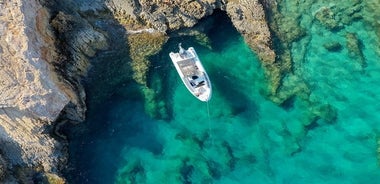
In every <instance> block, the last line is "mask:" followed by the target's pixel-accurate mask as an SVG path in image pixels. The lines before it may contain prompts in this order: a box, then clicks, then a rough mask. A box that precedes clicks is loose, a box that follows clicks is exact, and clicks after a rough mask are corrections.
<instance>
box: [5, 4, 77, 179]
mask: <svg viewBox="0 0 380 184" xmlns="http://www.w3.org/2000/svg"><path fill="white" fill-rule="evenodd" d="M2 2H3V1H2ZM47 14H48V11H47V10H46V9H45V8H43V7H42V6H41V5H40V4H39V3H37V2H36V1H28V3H25V1H21V0H15V1H12V2H10V1H6V2H3V3H2V4H0V29H1V31H0V53H1V54H0V68H1V70H0V80H1V85H0V91H1V96H0V125H1V126H0V142H1V145H2V146H1V148H0V149H1V153H2V154H3V156H4V158H5V159H6V160H9V163H10V164H11V165H9V167H14V165H20V166H27V167H42V168H43V169H44V170H45V171H48V172H55V171H57V166H58V163H59V162H60V159H61V156H62V154H61V151H60V149H61V147H62V145H61V144H60V143H59V142H57V141H56V140H54V139H53V138H52V137H50V136H49V134H48V132H47V131H46V130H47V128H48V127H49V126H50V124H49V123H48V122H52V121H54V120H56V119H57V117H58V115H59V114H60V113H61V110H62V109H63V108H64V107H65V106H66V104H68V103H69V101H70V97H69V96H68V95H67V94H65V93H64V92H63V91H62V90H61V89H60V86H59V82H58V81H57V76H56V75H55V74H54V73H53V72H51V66H50V65H49V64H48V62H49V61H50V60H52V59H54V58H55V56H56V53H55V50H54V49H52V48H54V45H53V40H52V39H53V38H52V34H51V32H50V31H49V29H46V28H45V27H44V25H48V16H46V15H47Z"/></svg>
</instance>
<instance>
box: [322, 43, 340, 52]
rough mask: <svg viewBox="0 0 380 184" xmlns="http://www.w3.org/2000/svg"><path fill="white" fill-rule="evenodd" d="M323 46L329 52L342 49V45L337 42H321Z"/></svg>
mask: <svg viewBox="0 0 380 184" xmlns="http://www.w3.org/2000/svg"><path fill="white" fill-rule="evenodd" d="M323 47H324V48H325V49H327V50H328V51H330V52H339V51H341V50H342V48H343V47H342V45H341V44H340V43H339V42H329V43H325V44H323Z"/></svg>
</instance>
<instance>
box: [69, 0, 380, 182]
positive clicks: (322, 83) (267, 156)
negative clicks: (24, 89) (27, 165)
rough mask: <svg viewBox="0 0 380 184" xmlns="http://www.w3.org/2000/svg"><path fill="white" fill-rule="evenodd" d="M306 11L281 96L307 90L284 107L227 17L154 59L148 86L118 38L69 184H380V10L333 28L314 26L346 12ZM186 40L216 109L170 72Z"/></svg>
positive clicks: (79, 136)
mask: <svg viewBox="0 0 380 184" xmlns="http://www.w3.org/2000/svg"><path fill="white" fill-rule="evenodd" d="M281 2H282V3H279V4H280V6H282V10H281V11H284V15H285V16H286V13H288V15H289V16H291V15H292V13H294V11H295V10H294V9H293V11H292V10H290V9H287V8H289V6H287V5H288V4H287V3H290V2H286V1H285V2H283V1H281ZM297 2H298V3H302V2H299V1H297ZM305 2H309V4H311V5H310V6H311V8H310V9H304V10H302V7H299V9H300V10H299V11H301V10H302V11H304V13H302V14H301V16H299V17H297V18H296V21H299V23H300V25H301V26H302V28H303V29H304V31H305V32H306V35H305V36H303V37H302V38H300V39H296V40H294V41H293V42H292V43H291V44H290V45H289V48H290V49H291V57H292V62H293V65H292V71H291V72H289V73H286V74H284V76H283V77H284V79H283V81H282V82H283V86H282V87H280V89H279V90H288V91H292V90H295V91H297V93H295V95H293V96H292V97H291V98H289V100H286V101H285V102H283V103H275V102H274V101H273V100H272V99H271V98H270V95H269V94H270V89H269V88H270V85H271V84H270V83H269V82H270V81H269V80H268V77H267V75H266V72H265V69H264V68H263V66H262V64H261V63H260V61H259V59H258V57H257V54H256V53H255V52H253V51H252V50H251V49H250V48H249V47H248V45H247V44H246V42H245V41H244V39H243V37H242V36H241V35H240V34H239V33H238V32H237V31H236V29H235V28H234V27H233V25H232V23H231V22H230V20H229V19H228V16H227V15H226V13H224V12H222V11H218V12H216V13H214V14H213V15H211V16H210V17H208V18H206V19H205V20H202V21H201V22H200V25H201V26H202V24H203V26H205V27H206V29H197V31H198V33H197V34H198V35H201V36H194V35H187V34H175V35H174V34H173V36H170V38H169V40H168V41H167V42H166V43H165V44H164V45H163V47H162V49H161V50H160V51H159V52H158V53H157V54H155V55H153V56H151V57H149V61H150V67H149V72H148V73H147V85H141V84H138V83H136V82H135V81H134V80H133V77H132V76H133V71H132V70H131V67H130V62H131V59H130V56H129V51H128V46H127V45H125V44H126V43H125V42H124V41H123V40H120V39H119V40H118V39H115V41H114V42H113V44H115V45H119V46H115V48H114V50H112V49H110V50H107V51H102V52H100V53H98V54H97V55H96V56H95V57H94V58H93V59H92V60H91V62H92V67H91V68H90V70H89V74H88V79H86V80H85V81H84V83H85V85H86V91H87V106H88V111H87V114H86V115H87V118H86V121H85V122H84V123H82V124H79V125H73V127H72V128H70V130H69V131H68V132H69V136H68V139H69V142H70V144H69V155H70V158H69V164H68V169H67V170H68V172H67V174H66V175H67V176H66V177H67V178H68V182H69V183H75V184H76V183H78V184H79V183H90V184H112V183H115V184H124V183H125V184H134V183H136V184H140V183H141V184H145V183H146V184H176V183H181V184H209V183H212V184H214V183H215V184H272V183H273V184H277V183H279V184H305V183H308V184H317V183H323V184H326V183H331V184H340V183H342V184H343V183H344V184H346V183H352V184H363V183H371V184H372V183H380V47H379V46H380V40H379V36H380V22H379V19H378V18H380V17H379V15H380V13H379V11H378V10H376V9H375V8H373V9H374V11H377V14H376V12H372V14H371V11H370V9H371V8H369V7H372V5H373V6H376V5H377V4H379V3H378V2H377V3H376V1H371V0H369V1H367V2H368V3H369V5H368V4H367V5H366V3H362V4H364V5H361V8H362V9H363V10H360V11H361V12H359V13H360V14H362V18H358V19H357V20H354V21H351V22H350V23H349V24H345V25H343V26H342V25H339V26H342V27H338V28H336V29H335V28H334V29H333V30H331V29H328V28H326V25H323V24H322V23H321V22H320V21H318V20H315V18H313V17H315V12H318V11H321V8H325V7H328V8H331V9H332V10H334V11H335V10H337V9H339V8H341V7H339V6H340V4H341V3H336V4H334V3H333V2H329V3H328V2H324V1H315V2H313V1H311V0H309V1H305ZM370 2H372V3H373V4H370ZM367 6H368V7H367ZM377 6H378V5H377ZM334 8H335V9H334ZM368 9H369V10H368ZM344 10H345V11H346V10H347V8H346V9H344ZM326 11H327V10H326ZM352 11H353V12H355V10H352ZM356 11H358V10H356ZM365 11H368V12H369V13H368V12H367V14H365V13H364V12H365ZM362 12H363V13H362ZM330 15H331V14H329V13H328V15H324V16H330ZM338 15H339V14H335V16H338ZM375 15H377V18H376V16H375ZM365 16H375V17H367V18H366V17H365ZM363 17H364V18H363ZM327 26H333V25H327ZM109 29H112V28H109ZM194 29H195V28H194ZM290 31H292V30H290ZM120 32H121V31H120V30H119V29H115V30H114V33H115V35H117V34H119V33H120ZM120 34H121V33H120ZM352 36H354V38H355V39H354V44H350V43H351V42H349V41H348V40H349V39H352V38H353V37H352ZM200 37H201V38H203V39H199V38H200ZM355 42H356V43H355ZM178 43H182V46H183V47H184V48H188V47H194V48H195V50H196V51H197V53H198V55H199V58H200V59H201V61H202V63H203V66H204V68H205V69H206V71H207V73H208V75H209V78H210V80H211V83H212V90H213V93H212V98H211V100H210V101H209V102H207V103H206V102H201V101H199V100H197V99H196V98H195V97H194V96H192V95H191V94H190V93H189V91H188V90H187V89H186V87H185V86H184V85H183V83H182V81H181V79H180V77H179V76H178V74H177V72H176V70H175V67H174V66H173V64H172V63H171V60H170V58H169V55H168V54H169V53H170V52H171V51H177V50H178ZM355 45H356V46H357V47H356V48H355ZM124 46H125V47H124ZM352 47H354V48H352ZM355 49H356V50H355Z"/></svg>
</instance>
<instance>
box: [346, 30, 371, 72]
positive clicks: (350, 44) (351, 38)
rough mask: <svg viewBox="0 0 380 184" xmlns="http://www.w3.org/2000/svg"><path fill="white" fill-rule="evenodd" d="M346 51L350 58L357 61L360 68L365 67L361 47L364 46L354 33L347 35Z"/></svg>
mask: <svg viewBox="0 0 380 184" xmlns="http://www.w3.org/2000/svg"><path fill="white" fill-rule="evenodd" d="M346 39H347V49H348V53H349V55H350V57H352V58H355V59H357V60H358V62H359V64H360V66H361V67H362V68H365V67H366V65H367V64H366V61H365V57H364V54H363V50H362V47H363V46H364V45H363V44H362V42H361V41H360V40H359V38H358V37H357V35H356V34H355V33H347V34H346Z"/></svg>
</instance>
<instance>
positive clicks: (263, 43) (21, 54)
mask: <svg viewBox="0 0 380 184" xmlns="http://www.w3.org/2000/svg"><path fill="white" fill-rule="evenodd" d="M261 3H262V2H260V1H258V0H253V1H248V0H240V1H236V0H229V1H227V0H195V1H194V0H191V1H182V0H173V1H167V0H155V1H148V0H139V1H133V0H107V1H102V0H92V1H75V2H74V1H65V2H61V1H58V0H53V1H43V0H42V1H37V0H31V1H26V0H12V1H10V0H3V1H0V53H1V54H0V67H1V70H0V80H1V84H0V91H1V96H0V142H1V145H3V146H2V147H1V148H0V182H20V183H28V182H31V181H32V182H34V181H50V182H52V181H56V182H62V183H64V182H65V181H64V180H63V179H61V178H59V177H57V176H56V175H57V174H58V175H59V173H60V171H61V170H62V169H65V168H64V167H65V161H66V159H67V153H66V151H65V150H66V147H67V140H65V135H62V134H61V133H60V131H59V130H58V128H57V127H60V126H61V125H63V124H65V123H79V122H82V121H83V120H84V119H85V112H86V104H85V98H86V93H85V91H84V88H83V85H82V82H81V81H82V79H84V78H85V77H86V73H87V71H88V69H89V67H90V66H91V64H90V59H91V58H92V57H94V56H95V55H96V54H97V52H98V51H99V50H106V49H108V48H109V49H112V44H111V43H112V42H110V40H109V39H110V36H109V35H110V34H113V33H112V32H111V31H110V30H107V29H105V28H104V27H107V26H101V25H99V24H100V23H99V22H98V21H97V20H104V21H103V22H108V23H109V24H110V25H113V26H114V27H117V28H118V29H119V28H120V29H123V30H124V32H125V35H121V37H123V38H125V42H127V43H128V45H131V47H130V48H129V49H130V50H129V52H130V55H131V59H132V65H133V66H132V70H133V71H134V76H135V80H136V81H137V82H138V83H140V84H142V85H145V81H144V80H145V78H146V77H145V75H146V73H147V70H149V60H148V59H147V57H148V56H149V55H152V54H154V53H156V52H157V51H159V50H160V47H162V45H163V44H164V43H165V41H166V40H167V37H168V35H170V34H171V33H173V32H174V31H176V30H179V29H181V28H188V27H192V26H194V25H196V24H197V23H198V21H199V20H200V19H202V18H204V17H207V16H209V15H211V14H212V13H213V11H214V10H216V9H220V10H223V11H226V12H227V14H228V15H229V17H230V18H231V20H232V22H233V24H234V26H235V27H236V29H237V30H238V31H239V32H240V33H241V34H242V35H243V36H244V38H245V40H246V42H247V43H248V44H249V46H250V47H251V48H252V49H253V50H254V51H255V52H256V53H257V55H258V56H259V58H260V59H261V61H262V64H263V66H264V68H265V69H266V72H267V74H268V79H269V80H270V81H271V83H272V85H273V87H272V89H274V90H272V93H273V94H274V93H276V92H277V88H278V86H280V82H281V77H282V72H283V71H285V70H286V69H285V70H284V69H283V68H284V67H281V66H284V65H283V64H281V62H282V60H276V53H275V51H274V50H273V46H272V37H271V32H270V29H269V26H268V24H267V22H266V17H265V11H264V7H265V6H263V4H261ZM264 3H265V2H264ZM131 34H133V37H132V36H128V35H131ZM149 34H153V35H154V38H155V39H154V40H153V41H152V43H154V44H147V45H145V49H143V50H141V49H139V48H141V47H143V46H144V45H141V44H142V43H141V40H144V39H146V38H152V37H151V36H147V35H149ZM157 35H158V36H157ZM149 47H151V48H149ZM279 63H280V64H279ZM279 66H280V67H279ZM285 68H289V67H287V66H285ZM161 116H163V115H161Z"/></svg>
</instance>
